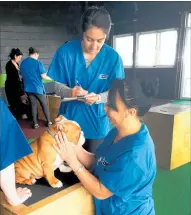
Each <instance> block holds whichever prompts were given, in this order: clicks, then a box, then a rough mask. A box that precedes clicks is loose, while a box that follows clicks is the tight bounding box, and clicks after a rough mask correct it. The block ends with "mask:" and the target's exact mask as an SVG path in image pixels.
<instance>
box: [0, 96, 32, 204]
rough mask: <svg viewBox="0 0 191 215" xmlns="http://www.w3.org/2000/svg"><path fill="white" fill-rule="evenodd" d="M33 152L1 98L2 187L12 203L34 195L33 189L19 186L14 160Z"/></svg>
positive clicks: (0, 163)
mask: <svg viewBox="0 0 191 215" xmlns="http://www.w3.org/2000/svg"><path fill="white" fill-rule="evenodd" d="M30 153H32V149H31V147H30V145H29V144H28V142H27V140H26V138H25V136H24V134H23V132H22V131H21V129H20V127H19V125H18V123H17V121H16V119H15V118H14V117H13V115H12V114H11V113H10V111H9V109H8V108H7V106H6V104H5V103H4V102H3V100H2V99H0V188H1V190H2V191H3V193H4V194H5V196H6V198H7V201H8V203H9V204H11V205H14V206H16V205H19V204H21V203H23V202H24V201H26V200H27V199H28V198H29V197H31V196H32V193H31V190H30V189H27V188H20V187H19V188H17V189H16V184H15V167H14V162H16V161H17V160H19V159H20V158H22V157H24V156H26V155H29V154H30Z"/></svg>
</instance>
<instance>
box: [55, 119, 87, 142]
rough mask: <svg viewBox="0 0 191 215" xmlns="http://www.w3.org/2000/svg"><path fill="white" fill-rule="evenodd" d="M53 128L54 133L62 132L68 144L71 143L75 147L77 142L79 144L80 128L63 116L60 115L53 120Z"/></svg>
mask: <svg viewBox="0 0 191 215" xmlns="http://www.w3.org/2000/svg"><path fill="white" fill-rule="evenodd" d="M54 128H55V130H56V133H57V132H58V131H62V132H64V133H65V134H66V137H67V139H68V141H69V142H72V143H74V144H75V145H78V144H79V142H81V141H79V139H80V137H81V128H80V126H79V124H78V123H76V122H75V121H72V120H68V119H66V118H65V117H64V116H62V115H60V116H58V117H57V118H56V119H55V124H54ZM84 141H85V140H84ZM80 145H83V143H82V142H81V143H80Z"/></svg>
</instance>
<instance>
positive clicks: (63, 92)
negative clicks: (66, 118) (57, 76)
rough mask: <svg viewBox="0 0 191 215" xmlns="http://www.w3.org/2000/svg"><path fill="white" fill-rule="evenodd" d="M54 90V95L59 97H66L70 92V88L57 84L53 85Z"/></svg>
mask: <svg viewBox="0 0 191 215" xmlns="http://www.w3.org/2000/svg"><path fill="white" fill-rule="evenodd" d="M54 89H55V93H56V95H57V96H60V97H68V96H69V95H70V94H71V92H72V89H71V88H69V87H68V86H66V85H65V84H61V83H59V82H55V83H54Z"/></svg>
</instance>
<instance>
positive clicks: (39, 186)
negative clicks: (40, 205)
mask: <svg viewBox="0 0 191 215" xmlns="http://www.w3.org/2000/svg"><path fill="white" fill-rule="evenodd" d="M55 177H56V178H58V179H59V180H60V181H62V183H63V187H61V188H52V187H51V186H50V185H49V184H48V182H47V181H46V179H45V178H41V179H39V180H37V182H36V183H35V184H34V185H31V186H30V185H21V184H17V187H27V188H29V189H30V190H31V191H32V197H30V198H29V199H28V200H27V201H25V202H24V203H23V204H24V205H26V206H29V205H31V204H34V203H36V202H38V201H40V200H42V199H45V198H47V197H49V196H51V195H53V194H55V193H58V192H60V191H62V190H64V189H66V188H68V187H70V186H72V185H74V184H76V183H78V182H79V180H78V178H77V177H76V176H75V175H74V173H73V172H70V173H62V172H60V170H59V169H57V170H56V171H55Z"/></svg>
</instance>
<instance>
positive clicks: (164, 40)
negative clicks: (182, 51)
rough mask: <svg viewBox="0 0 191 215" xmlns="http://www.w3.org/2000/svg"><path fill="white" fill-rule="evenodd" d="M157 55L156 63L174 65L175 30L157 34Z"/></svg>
mask: <svg viewBox="0 0 191 215" xmlns="http://www.w3.org/2000/svg"><path fill="white" fill-rule="evenodd" d="M159 44H160V46H159V56H158V63H157V65H161V66H162V65H166V66H171V65H174V63H175V59H176V47H177V46H176V44H177V31H167V32H161V33H160V34H159Z"/></svg>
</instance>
